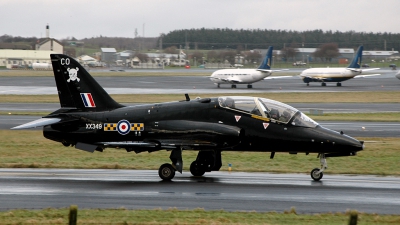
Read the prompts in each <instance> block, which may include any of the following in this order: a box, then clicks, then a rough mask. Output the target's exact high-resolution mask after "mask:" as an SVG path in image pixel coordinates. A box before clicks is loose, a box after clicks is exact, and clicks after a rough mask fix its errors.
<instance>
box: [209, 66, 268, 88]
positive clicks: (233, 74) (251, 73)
mask: <svg viewBox="0 0 400 225" xmlns="http://www.w3.org/2000/svg"><path fill="white" fill-rule="evenodd" d="M270 75H271V73H268V72H261V71H258V70H256V69H224V70H217V71H215V72H214V73H213V74H212V75H211V77H210V80H211V81H212V82H214V83H216V84H252V83H255V82H257V81H260V80H263V79H264V78H266V77H268V76H270Z"/></svg>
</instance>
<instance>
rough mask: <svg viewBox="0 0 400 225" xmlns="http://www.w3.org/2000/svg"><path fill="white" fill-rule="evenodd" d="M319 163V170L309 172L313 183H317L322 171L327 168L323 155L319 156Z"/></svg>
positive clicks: (322, 174)
mask: <svg viewBox="0 0 400 225" xmlns="http://www.w3.org/2000/svg"><path fill="white" fill-rule="evenodd" d="M319 161H320V162H321V169H318V168H315V169H313V170H311V178H312V179H313V180H315V181H319V180H321V179H322V177H323V176H324V173H323V172H324V170H326V169H327V168H328V163H327V162H326V158H325V154H324V153H320V154H319Z"/></svg>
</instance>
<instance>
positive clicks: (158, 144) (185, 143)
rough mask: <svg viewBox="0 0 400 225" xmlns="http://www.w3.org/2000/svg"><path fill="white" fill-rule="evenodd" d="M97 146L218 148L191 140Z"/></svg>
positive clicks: (211, 144)
mask: <svg viewBox="0 0 400 225" xmlns="http://www.w3.org/2000/svg"><path fill="white" fill-rule="evenodd" d="M95 144H102V145H105V146H107V147H120V148H134V149H135V148H137V149H147V150H151V149H155V148H156V149H175V148H176V147H177V146H185V147H216V146H217V144H216V143H213V142H206V141H190V140H169V139H168V140H157V141H148V142H146V141H143V142H126V141H121V142H97V143H95Z"/></svg>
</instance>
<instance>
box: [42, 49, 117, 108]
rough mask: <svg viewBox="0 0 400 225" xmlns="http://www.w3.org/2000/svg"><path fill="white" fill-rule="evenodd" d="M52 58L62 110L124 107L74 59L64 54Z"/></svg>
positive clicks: (52, 55) (51, 55)
mask: <svg viewBox="0 0 400 225" xmlns="http://www.w3.org/2000/svg"><path fill="white" fill-rule="evenodd" d="M50 57H51V63H52V64H53V72H54V78H55V80H56V85H57V90H58V97H59V98H60V105H61V107H62V108H64V107H66V108H77V109H80V110H82V111H104V110H112V109H116V108H120V107H123V105H121V104H118V103H117V102H115V101H114V100H113V99H112V98H111V97H110V96H109V95H108V94H107V92H106V91H105V90H104V89H103V88H102V87H101V86H100V85H99V84H98V83H97V82H96V80H95V79H94V78H93V77H92V76H91V75H90V74H89V73H88V72H87V71H86V70H85V69H84V68H83V67H82V66H81V65H80V64H79V63H78V62H77V61H75V60H74V59H73V58H71V57H69V56H66V55H62V54H50Z"/></svg>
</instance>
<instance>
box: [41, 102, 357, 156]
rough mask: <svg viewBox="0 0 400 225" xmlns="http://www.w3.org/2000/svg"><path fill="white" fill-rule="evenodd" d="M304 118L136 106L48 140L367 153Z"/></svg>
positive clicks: (56, 132)
mask: <svg viewBox="0 0 400 225" xmlns="http://www.w3.org/2000/svg"><path fill="white" fill-rule="evenodd" d="M300 113H301V112H297V113H295V114H294V116H293V117H292V118H291V120H290V121H287V123H283V122H280V121H279V120H274V119H272V118H266V117H262V116H259V115H255V114H252V113H250V112H245V111H242V110H235V109H230V108H224V107H221V106H220V103H219V102H218V98H211V99H200V100H192V101H181V102H169V103H161V104H149V105H141V106H131V107H124V108H119V109H115V110H112V111H106V112H82V113H81V112H75V113H71V114H68V115H69V117H70V118H71V119H73V118H79V120H76V121H75V122H74V121H71V122H69V123H64V124H54V125H49V126H46V127H44V136H45V137H46V138H49V139H51V140H54V141H59V142H63V143H70V144H72V145H75V144H76V143H77V142H82V143H88V144H93V145H99V146H101V145H102V143H111V142H138V143H142V142H144V143H155V145H154V146H153V147H148V146H147V147H141V146H140V145H138V146H134V147H132V146H128V147H127V148H126V149H127V150H128V151H136V152H140V151H152V150H160V149H168V148H176V147H177V146H178V145H180V146H182V147H183V148H186V149H193V150H203V149H220V150H240V151H266V152H296V153H297V152H311V153H312V152H315V153H343V154H349V155H350V154H353V153H355V152H356V151H359V150H361V149H362V144H361V143H360V142H359V141H357V140H355V139H353V138H351V137H349V136H347V135H342V134H340V133H338V132H335V131H332V130H329V129H326V128H324V127H321V126H320V125H317V126H315V127H303V126H295V125H293V123H294V122H293V121H294V120H295V117H299V116H301V115H300ZM121 121H122V123H121ZM124 121H127V122H124ZM127 123H129V124H127ZM118 126H119V128H118ZM124 127H125V129H124ZM127 128H129V130H126V129H127ZM169 144H171V145H169ZM105 147H107V144H105Z"/></svg>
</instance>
